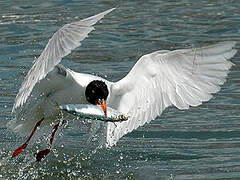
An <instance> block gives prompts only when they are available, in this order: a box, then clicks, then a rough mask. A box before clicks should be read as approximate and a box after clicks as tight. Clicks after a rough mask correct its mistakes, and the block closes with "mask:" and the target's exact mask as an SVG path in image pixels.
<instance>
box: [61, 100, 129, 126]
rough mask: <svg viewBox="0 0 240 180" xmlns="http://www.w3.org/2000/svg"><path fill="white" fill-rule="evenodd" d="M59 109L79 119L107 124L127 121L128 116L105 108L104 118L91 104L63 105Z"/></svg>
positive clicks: (102, 113)
mask: <svg viewBox="0 0 240 180" xmlns="http://www.w3.org/2000/svg"><path fill="white" fill-rule="evenodd" d="M59 108H60V109H61V110H64V111H66V112H68V113H71V114H74V115H77V116H79V117H81V118H88V119H94V120H100V121H108V122H121V121H127V120H128V118H129V117H128V116H127V115H125V114H123V113H121V112H119V111H117V110H115V109H112V108H110V107H107V117H105V115H104V112H103V110H102V109H101V107H100V106H96V105H91V104H63V105H60V106H59Z"/></svg>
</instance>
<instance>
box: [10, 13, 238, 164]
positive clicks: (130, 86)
mask: <svg viewBox="0 0 240 180" xmlns="http://www.w3.org/2000/svg"><path fill="white" fill-rule="evenodd" d="M114 9H115V8H113V9H109V10H107V11H104V12H102V13H100V14H97V15H95V16H91V17H89V18H86V19H83V20H81V21H78V22H74V23H69V24H66V25H64V26H63V27H62V28H60V29H59V30H58V31H57V32H55V33H54V35H53V36H52V38H51V39H50V40H49V41H48V43H47V45H46V47H45V49H44V50H43V52H42V53H41V55H40V56H39V57H38V59H36V61H35V63H34V64H33V66H32V68H31V69H30V70H29V72H28V74H27V76H26V77H25V79H24V81H23V83H22V86H21V88H20V90H19V92H18V94H17V96H16V99H15V103H14V106H13V110H12V112H13V113H15V114H16V119H14V120H11V121H10V122H9V123H8V127H10V128H11V129H12V130H13V131H14V132H31V133H30V135H29V137H28V139H27V140H26V142H25V143H24V144H23V145H21V146H20V147H19V148H17V149H16V150H15V151H14V153H13V157H15V156H17V155H18V154H19V153H21V152H22V151H23V150H24V149H25V148H26V147H27V145H28V143H29V141H30V139H31V137H32V136H33V135H34V133H35V132H36V130H37V128H38V127H39V126H40V125H42V126H43V125H49V124H50V123H55V125H54V127H53V131H52V136H51V139H50V145H52V142H53V139H54V134H55V132H56V131H57V129H58V126H59V122H56V117H57V115H58V114H59V109H58V108H57V106H56V104H55V103H57V104H59V105H62V104H93V105H96V106H100V107H101V108H102V110H103V111H104V114H105V116H107V107H111V108H113V109H116V110H118V111H119V112H122V113H124V114H127V115H128V116H129V119H128V120H127V121H124V122H116V123H115V124H114V123H110V122H106V123H105V125H106V134H105V135H106V140H105V145H106V147H111V146H113V145H115V144H116V143H117V141H118V140H119V139H120V138H121V137H122V136H123V135H125V134H127V133H129V132H131V131H133V130H134V129H136V128H138V127H140V126H143V125H144V124H145V123H149V122H150V121H151V120H153V119H155V118H156V117H157V116H160V115H161V113H162V112H163V110H164V109H166V108H167V107H169V106H175V107H177V108H178V109H189V107H190V106H199V105H200V104H202V102H206V101H208V100H210V99H211V98H212V97H213V95H212V94H214V93H217V92H218V91H219V90H220V85H222V84H223V83H224V82H225V81H226V78H227V75H228V73H229V69H230V68H231V67H232V65H233V63H231V62H230V61H229V59H230V58H232V57H233V56H234V55H235V54H236V52H237V50H236V49H234V46H235V44H236V42H234V41H226V42H220V43H217V44H215V45H210V46H206V47H201V48H195V49H192V48H190V49H180V50H173V51H169V50H158V51H155V52H152V53H150V54H146V55H143V56H142V57H141V58H140V59H139V60H138V61H137V62H136V64H135V65H134V66H133V68H132V69H131V70H130V72H129V73H128V74H127V75H126V76H125V77H124V78H123V79H121V80H119V81H117V82H111V81H108V80H106V79H104V78H101V77H98V76H94V75H90V74H85V73H78V72H74V71H72V70H70V69H68V68H65V67H64V66H63V65H61V64H59V63H60V62H61V60H62V58H63V57H65V56H67V55H68V54H70V53H71V51H72V50H74V49H75V48H76V47H78V46H80V45H81V41H82V40H84V39H85V38H86V37H87V36H88V34H89V33H90V32H91V31H92V30H94V27H93V25H94V24H95V23H97V22H98V21H99V20H100V19H102V18H103V17H104V16H105V15H107V14H108V13H110V12H111V11H113V10H114ZM30 96H31V97H32V96H33V97H36V98H40V100H39V101H34V100H33V101H31V102H30V105H29V104H28V103H26V102H27V100H28V99H31V98H29V97H30ZM53 102H54V103H53ZM26 104H28V105H26ZM24 106H27V107H28V109H27V111H26V110H25V111H24V108H23V107H24ZM49 151H50V149H45V150H43V151H40V152H38V153H37V161H40V160H41V159H42V158H43V157H45V156H46V155H47V154H48V153H49Z"/></svg>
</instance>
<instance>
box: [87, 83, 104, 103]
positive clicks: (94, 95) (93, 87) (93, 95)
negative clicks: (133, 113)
mask: <svg viewBox="0 0 240 180" xmlns="http://www.w3.org/2000/svg"><path fill="white" fill-rule="evenodd" d="M108 94H109V92H108V88H107V85H106V83H105V82H103V81H100V80H94V81H92V82H90V83H89V84H88V85H87V87H86V90H85V96H86V99H87V101H88V102H89V103H91V104H95V105H96V104H99V101H103V100H104V101H106V100H107V97H108Z"/></svg>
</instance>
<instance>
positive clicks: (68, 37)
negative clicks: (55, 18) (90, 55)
mask: <svg viewBox="0 0 240 180" xmlns="http://www.w3.org/2000/svg"><path fill="white" fill-rule="evenodd" d="M114 9H115V8H113V9H109V10H107V11H104V12H102V13H100V14H97V15H95V16H91V17H89V18H86V19H83V20H81V21H78V22H75V23H70V24H66V25H64V26H63V27H62V28H61V29H59V30H58V31H57V32H56V33H55V34H54V35H53V37H52V38H51V39H50V40H49V42H48V44H47V45H46V47H45V49H44V50H43V52H42V54H41V55H40V56H39V58H38V59H37V60H36V61H35V63H34V65H33V66H32V68H31V69H30V71H29V72H28V74H27V76H26V77H25V80H24V81H23V83H22V86H21V88H20V90H19V92H18V94H17V96H16V99H15V103H14V106H13V110H12V111H13V112H14V111H15V109H16V108H18V107H20V106H22V105H23V104H24V103H25V102H26V100H27V99H28V97H29V95H30V94H31V92H32V89H33V87H34V86H35V84H36V83H37V82H39V81H40V80H41V79H43V78H45V76H46V75H47V74H48V73H49V72H50V71H51V70H53V68H54V66H56V65H57V64H58V63H59V62H60V61H61V60H62V58H63V57H64V56H66V55H68V54H70V53H71V50H73V49H75V48H76V47H78V46H80V45H81V43H80V42H81V41H82V40H83V39H85V38H86V37H87V36H88V33H90V32H91V31H92V30H94V27H93V25H94V24H95V23H96V22H98V21H99V20H100V19H102V18H103V17H104V16H105V15H106V14H108V13H110V12H111V11H113V10H114Z"/></svg>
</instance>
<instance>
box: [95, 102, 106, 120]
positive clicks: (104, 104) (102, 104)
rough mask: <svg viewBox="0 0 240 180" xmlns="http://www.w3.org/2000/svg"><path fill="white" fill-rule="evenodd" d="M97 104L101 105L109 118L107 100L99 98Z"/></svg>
mask: <svg viewBox="0 0 240 180" xmlns="http://www.w3.org/2000/svg"><path fill="white" fill-rule="evenodd" d="M97 105H100V106H101V108H102V110H103V112H104V115H105V117H106V118H107V103H106V101H105V100H98V101H97Z"/></svg>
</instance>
